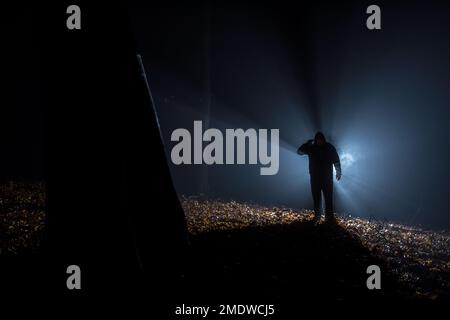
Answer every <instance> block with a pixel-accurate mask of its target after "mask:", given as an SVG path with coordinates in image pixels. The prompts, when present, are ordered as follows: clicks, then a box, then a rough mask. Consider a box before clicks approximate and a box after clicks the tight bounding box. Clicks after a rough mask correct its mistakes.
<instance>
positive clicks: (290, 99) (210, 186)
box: [130, 1, 450, 228]
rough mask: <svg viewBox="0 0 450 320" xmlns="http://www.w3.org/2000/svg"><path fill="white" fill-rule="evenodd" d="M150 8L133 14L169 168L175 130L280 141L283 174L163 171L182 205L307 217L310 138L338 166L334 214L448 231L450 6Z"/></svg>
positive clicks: (240, 169)
mask: <svg viewBox="0 0 450 320" xmlns="http://www.w3.org/2000/svg"><path fill="white" fill-rule="evenodd" d="M424 3H425V2H422V3H420V2H408V4H406V3H404V2H395V1H389V3H388V2H383V1H381V2H380V3H378V5H379V6H380V7H381V10H382V30H377V31H369V30H368V29H367V28H366V27H365V20H366V17H367V14H365V9H366V7H367V5H369V4H370V3H367V4H364V3H360V2H350V1H349V2H346V3H345V4H335V3H334V2H329V3H327V2H324V1H322V2H314V4H313V3H312V2H311V3H307V4H304V5H301V6H300V7H295V8H294V7H289V6H287V5H285V4H283V5H282V4H276V2H273V3H272V2H270V1H267V2H258V4H256V3H251V2H249V3H245V2H241V1H239V2H234V1H226V2H214V3H209V4H206V3H204V2H189V3H186V4H183V3H180V4H173V3H172V4H171V5H170V6H169V5H164V3H162V2H161V3H155V4H152V5H147V7H142V6H137V5H136V6H134V7H132V8H131V10H130V15H131V17H132V21H133V27H134V30H135V34H136V39H137V41H138V45H139V48H140V53H141V54H142V56H143V59H144V63H145V66H146V71H147V76H148V79H149V83H150V88H151V90H152V94H153V97H154V100H155V104H156V108H157V112H158V116H159V121H160V125H161V129H162V132H163V138H164V143H165V145H166V149H167V150H166V151H167V155H168V160H169V161H170V150H171V148H172V147H173V146H174V144H175V143H174V142H172V141H170V136H171V133H172V131H173V130H175V129H177V128H186V129H188V130H192V128H193V122H194V120H202V121H203V123H204V126H207V127H209V128H218V129H220V130H223V132H225V129H226V128H243V129H244V130H245V129H248V128H255V129H260V128H264V129H279V130H280V154H279V156H280V164H279V172H278V174H276V175H273V176H261V175H260V174H259V168H260V167H259V166H255V165H211V166H205V165H179V166H176V165H174V164H171V172H172V176H173V179H174V184H175V186H176V189H177V191H178V193H179V194H180V195H181V194H183V195H188V196H189V195H204V196H207V197H213V198H220V199H234V200H242V201H248V202H253V203H259V204H264V205H277V206H288V207H292V208H298V209H301V208H307V209H311V208H312V198H311V194H310V189H309V175H308V159H307V158H306V157H301V156H299V155H298V154H297V153H296V150H297V148H298V146H299V145H300V144H302V143H303V142H305V141H306V140H307V139H311V138H312V137H313V135H314V133H315V131H317V130H321V131H323V132H324V134H325V136H326V138H327V139H328V140H329V141H330V142H331V143H333V144H334V145H335V146H336V148H337V150H338V152H339V154H340V156H341V161H342V164H343V167H342V171H343V177H342V179H341V181H339V182H337V181H335V189H334V192H335V198H336V203H335V209H336V211H337V212H338V213H341V214H351V215H354V216H361V217H366V218H370V217H373V218H377V219H386V220H389V221H397V222H402V223H407V224H414V225H419V224H420V225H424V226H427V227H432V228H449V227H450V218H449V215H448V212H449V211H450V202H449V201H448V199H447V196H448V190H449V187H450V185H449V184H450V179H449V177H450V165H449V164H450V151H449V149H448V147H447V143H448V142H447V139H448V138H449V137H450V126H449V119H450V114H449V113H450V111H449V109H448V101H449V98H450V85H449V81H448V77H449V75H450V62H449V59H448V57H449V56H450V44H449V41H448V38H449V35H450V26H449V25H448V23H447V15H448V12H450V4H444V3H442V2H430V1H428V2H427V6H426V7H425V5H424Z"/></svg>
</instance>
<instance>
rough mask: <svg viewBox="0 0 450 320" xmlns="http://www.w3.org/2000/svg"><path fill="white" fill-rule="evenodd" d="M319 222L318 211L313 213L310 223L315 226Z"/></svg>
mask: <svg viewBox="0 0 450 320" xmlns="http://www.w3.org/2000/svg"><path fill="white" fill-rule="evenodd" d="M319 222H320V213H315V214H314V217H313V219H312V223H313V224H314V225H315V226H316V225H318V224H319Z"/></svg>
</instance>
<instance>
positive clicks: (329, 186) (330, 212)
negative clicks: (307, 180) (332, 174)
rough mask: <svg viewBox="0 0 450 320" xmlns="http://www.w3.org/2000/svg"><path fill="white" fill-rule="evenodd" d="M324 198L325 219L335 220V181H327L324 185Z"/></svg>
mask: <svg viewBox="0 0 450 320" xmlns="http://www.w3.org/2000/svg"><path fill="white" fill-rule="evenodd" d="M323 196H324V198H325V218H326V219H333V218H334V208H333V180H326V181H324V183H323Z"/></svg>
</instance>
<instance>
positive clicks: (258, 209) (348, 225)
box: [183, 198, 450, 299]
mask: <svg viewBox="0 0 450 320" xmlns="http://www.w3.org/2000/svg"><path fill="white" fill-rule="evenodd" d="M183 207H184V209H185V213H186V217H187V222H188V228H189V230H190V232H191V233H192V234H194V235H199V234H205V233H206V234H207V233H211V232H216V231H222V232H227V230H229V231H231V230H236V229H238V230H239V229H241V230H249V229H252V228H253V229H254V228H261V227H270V226H274V227H281V229H278V231H280V230H283V229H282V228H283V227H282V226H283V225H284V226H286V227H288V226H291V227H292V228H296V226H302V225H305V226H306V225H307V223H308V221H310V219H311V218H312V212H310V211H294V210H292V209H288V208H277V207H275V208H268V207H262V206H258V205H253V204H251V205H250V204H245V203H237V202H234V201H231V202H223V201H210V200H201V201H199V200H195V199H186V198H185V199H184V200H183ZM338 223H339V229H338V230H340V229H342V230H345V231H348V233H349V234H350V235H351V237H353V238H354V239H355V240H356V241H358V242H361V243H362V245H363V246H364V247H365V248H367V250H368V251H369V252H370V254H371V255H373V256H374V257H377V258H380V259H381V260H382V261H384V262H385V263H386V266H387V267H388V268H389V270H390V271H391V272H392V273H393V274H394V275H396V276H397V277H398V279H400V282H401V284H405V286H407V287H408V288H410V289H411V290H412V292H413V293H414V295H416V296H421V297H426V298H427V299H448V297H449V292H450V232H448V231H442V232H435V231H434V232H433V231H427V230H422V229H419V228H413V227H407V226H403V225H399V224H390V223H385V222H380V221H368V220H364V219H359V218H352V217H345V218H343V217H339V218H338ZM280 225H281V226H280ZM292 228H290V229H289V230H292ZM317 228H318V233H319V234H323V230H324V229H323V228H321V227H320V226H319V227H317ZM305 230H306V231H307V232H311V230H310V229H309V228H308V227H305ZM300 231H301V227H299V232H300ZM312 232H314V231H312ZM325 235H326V236H331V237H337V238H339V237H342V238H344V237H346V236H347V233H344V232H340V231H336V232H329V233H328V234H325ZM320 240H321V241H322V239H320ZM298 254H299V255H301V252H298ZM317 254H318V255H320V254H321V252H318V253H317ZM350 254H351V253H350Z"/></svg>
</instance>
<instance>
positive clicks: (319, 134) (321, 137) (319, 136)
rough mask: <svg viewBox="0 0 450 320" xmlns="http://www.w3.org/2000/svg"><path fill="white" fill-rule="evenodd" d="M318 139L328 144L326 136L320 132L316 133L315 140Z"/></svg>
mask: <svg viewBox="0 0 450 320" xmlns="http://www.w3.org/2000/svg"><path fill="white" fill-rule="evenodd" d="M317 139H322V140H323V141H324V142H327V139H325V136H324V135H323V133H322V132H320V131H318V132H317V133H316V135H315V136H314V140H317Z"/></svg>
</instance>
